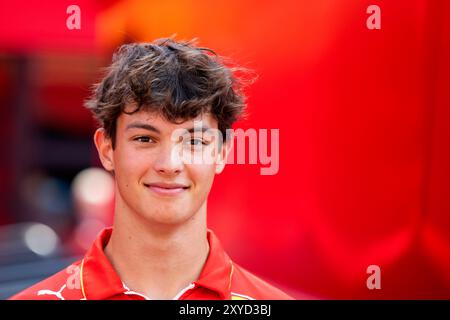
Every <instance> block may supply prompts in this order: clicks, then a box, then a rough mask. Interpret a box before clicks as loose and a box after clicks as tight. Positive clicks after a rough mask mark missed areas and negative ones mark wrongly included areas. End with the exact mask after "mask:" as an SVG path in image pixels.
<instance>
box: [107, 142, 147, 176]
mask: <svg viewBox="0 0 450 320" xmlns="http://www.w3.org/2000/svg"><path fill="white" fill-rule="evenodd" d="M146 166H147V167H148V161H146V159H145V158H144V157H143V156H142V154H140V153H137V152H135V151H134V150H132V149H130V150H124V149H118V150H116V152H115V154H114V167H115V168H116V170H115V171H116V178H117V179H120V180H122V181H127V180H130V178H132V177H136V176H139V175H140V174H141V173H142V172H145V170H146Z"/></svg>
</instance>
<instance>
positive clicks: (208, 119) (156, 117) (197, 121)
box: [117, 110, 218, 132]
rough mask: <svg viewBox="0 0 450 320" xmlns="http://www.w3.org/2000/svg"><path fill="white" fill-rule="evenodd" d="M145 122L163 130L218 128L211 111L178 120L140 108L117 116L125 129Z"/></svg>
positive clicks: (121, 127) (118, 126) (121, 126)
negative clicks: (168, 118) (171, 119)
mask: <svg viewBox="0 0 450 320" xmlns="http://www.w3.org/2000/svg"><path fill="white" fill-rule="evenodd" d="M137 122H138V123H145V124H150V125H152V126H154V127H157V128H158V129H159V130H160V131H161V132H171V131H173V130H175V129H178V128H185V129H190V128H193V127H194V126H196V127H198V126H199V125H201V126H202V127H207V128H214V129H217V128H218V123H217V120H216V119H215V118H214V117H213V115H212V114H211V113H209V112H208V113H203V114H200V115H199V116H197V117H195V118H192V119H186V120H184V119H180V120H177V121H176V122H171V121H169V120H167V119H166V118H165V117H164V116H163V115H162V114H160V113H158V112H155V111H146V110H139V111H138V112H134V113H132V114H127V113H121V114H120V116H119V117H118V118H117V129H118V130H125V129H126V128H127V126H129V125H130V124H132V123H137Z"/></svg>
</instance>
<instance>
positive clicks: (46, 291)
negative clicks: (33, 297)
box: [37, 285, 66, 300]
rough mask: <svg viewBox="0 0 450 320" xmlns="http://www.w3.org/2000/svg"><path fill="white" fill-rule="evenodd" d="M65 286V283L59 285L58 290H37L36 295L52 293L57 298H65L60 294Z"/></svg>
mask: <svg viewBox="0 0 450 320" xmlns="http://www.w3.org/2000/svg"><path fill="white" fill-rule="evenodd" d="M65 288H66V285H63V286H62V287H61V289H59V291H52V290H47V289H45V290H39V291H38V293H37V295H38V296H42V295H44V294H47V295H53V296H57V297H58V299H59V300H65V299H64V297H63V296H62V294H61V292H62V291H63V290H64V289H65Z"/></svg>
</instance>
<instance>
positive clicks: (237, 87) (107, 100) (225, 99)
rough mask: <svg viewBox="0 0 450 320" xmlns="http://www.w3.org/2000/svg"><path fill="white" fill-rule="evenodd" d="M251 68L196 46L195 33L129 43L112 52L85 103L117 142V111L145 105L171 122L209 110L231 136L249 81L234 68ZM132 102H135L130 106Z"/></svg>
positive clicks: (225, 138) (113, 141)
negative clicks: (182, 38) (184, 37)
mask: <svg viewBox="0 0 450 320" xmlns="http://www.w3.org/2000/svg"><path fill="white" fill-rule="evenodd" d="M247 71H248V70H247V69H244V68H240V67H232V66H228V65H227V64H226V63H225V60H224V58H221V57H219V56H218V55H217V54H216V53H215V52H214V51H212V50H211V49H208V48H201V47H197V46H196V41H195V39H194V40H191V41H180V42H179V41H175V40H173V39H171V38H166V39H158V40H155V41H154V42H151V43H131V44H125V45H122V46H121V47H120V48H119V49H118V50H117V52H116V53H115V54H114V55H113V61H112V64H111V66H110V67H109V68H108V69H107V73H106V76H105V77H104V78H103V79H102V80H101V81H100V83H98V84H96V85H95V86H94V89H93V95H92V96H91V97H90V98H89V99H88V100H87V101H86V102H85V106H86V107H87V108H88V109H89V110H91V111H92V113H93V115H94V117H95V118H96V119H97V120H98V122H99V124H100V125H101V126H102V127H103V128H105V131H106V134H107V136H108V137H110V138H111V139H112V143H113V147H114V145H115V135H116V121H117V117H118V116H119V115H120V114H121V113H122V112H124V113H128V114H130V113H134V112H137V111H139V110H141V109H142V108H144V109H145V110H146V111H156V112H158V113H159V114H162V115H163V116H164V118H165V119H167V120H168V121H170V122H173V123H177V122H180V121H181V122H183V121H185V120H187V119H192V118H195V117H197V116H199V115H200V114H202V113H207V112H209V113H211V114H212V115H213V117H214V118H215V119H216V120H217V122H218V127H219V130H220V131H221V132H222V135H223V137H224V140H227V139H228V138H229V137H228V136H227V134H226V133H227V132H226V131H227V129H229V128H231V125H232V124H233V122H235V121H236V120H237V119H238V118H239V117H240V116H241V115H242V114H243V111H244V107H245V96H244V94H243V90H242V89H243V84H244V82H245V81H243V78H239V77H238V76H236V73H239V72H240V73H242V74H245V73H246V72H247ZM130 105H131V106H136V108H134V109H133V111H132V112H128V110H129V109H128V106H130ZM126 107H127V111H125V108H126Z"/></svg>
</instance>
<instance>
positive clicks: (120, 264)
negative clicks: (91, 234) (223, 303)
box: [12, 39, 291, 300]
mask: <svg viewBox="0 0 450 320" xmlns="http://www.w3.org/2000/svg"><path fill="white" fill-rule="evenodd" d="M87 107H88V108H89V109H90V110H91V111H92V112H93V114H94V115H95V117H96V118H97V120H98V121H99V123H100V124H101V128H99V129H97V131H96V132H95V135H94V142H95V145H96V147H97V150H98V154H99V157H100V160H101V162H102V164H103V166H104V168H105V169H106V170H108V171H110V172H111V173H112V174H113V175H114V178H115V182H116V193H115V194H116V197H115V216H114V227H113V228H107V229H105V230H103V231H102V232H101V233H100V234H99V236H98V238H97V240H96V241H95V242H94V244H93V246H92V248H91V249H90V250H89V251H88V252H87V254H86V256H85V257H84V259H82V260H81V261H78V262H75V263H74V264H72V265H70V266H69V267H68V268H66V269H65V270H62V271H60V272H59V273H57V274H56V275H54V276H52V277H50V278H48V279H46V280H44V281H42V282H40V283H38V284H36V285H35V286H33V287H31V288H29V289H26V290H25V291H23V292H21V293H19V294H17V295H15V296H14V297H12V299H61V300H63V299H291V298H290V297H289V296H288V295H286V294H285V293H283V292H281V291H280V290H278V289H276V288H274V287H273V286H271V285H269V284H268V283H266V282H264V281H263V280H261V279H259V278H257V277H256V276H254V275H252V274H251V273H250V272H248V271H246V270H244V269H243V268H242V267H240V266H238V265H237V264H236V263H235V262H234V261H232V260H231V259H230V258H229V257H228V255H227V254H226V253H225V251H224V250H223V248H222V246H221V245H220V242H219V240H218V239H217V237H216V236H215V235H214V233H213V232H212V231H211V230H209V229H207V224H206V211H207V197H208V194H209V191H210V189H211V186H212V183H213V179H214V176H215V174H218V173H221V172H222V170H223V169H224V166H225V161H226V157H227V154H228V152H229V150H230V140H231V137H230V136H229V135H228V132H227V129H230V128H231V125H232V123H233V122H234V121H235V120H236V119H237V118H238V117H239V115H241V113H242V111H243V108H244V97H243V95H242V91H241V87H240V84H239V81H238V79H237V77H236V76H235V75H234V70H233V69H231V68H229V67H227V66H225V64H224V63H223V62H222V61H221V60H220V59H219V58H218V57H217V56H216V55H215V54H214V53H213V52H212V51H211V50H209V49H205V48H198V47H196V46H195V45H194V44H193V43H192V42H176V41H174V40H171V39H163V40H157V41H155V42H153V43H143V44H129V45H124V46H122V47H121V48H120V49H119V51H118V52H117V53H116V54H115V55H114V58H113V63H112V65H111V67H110V68H109V72H108V74H107V75H106V77H105V78H104V79H103V80H102V81H101V82H100V84H99V85H98V86H97V87H96V90H95V92H94V95H93V97H92V98H91V99H90V100H89V101H88V102H87Z"/></svg>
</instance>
